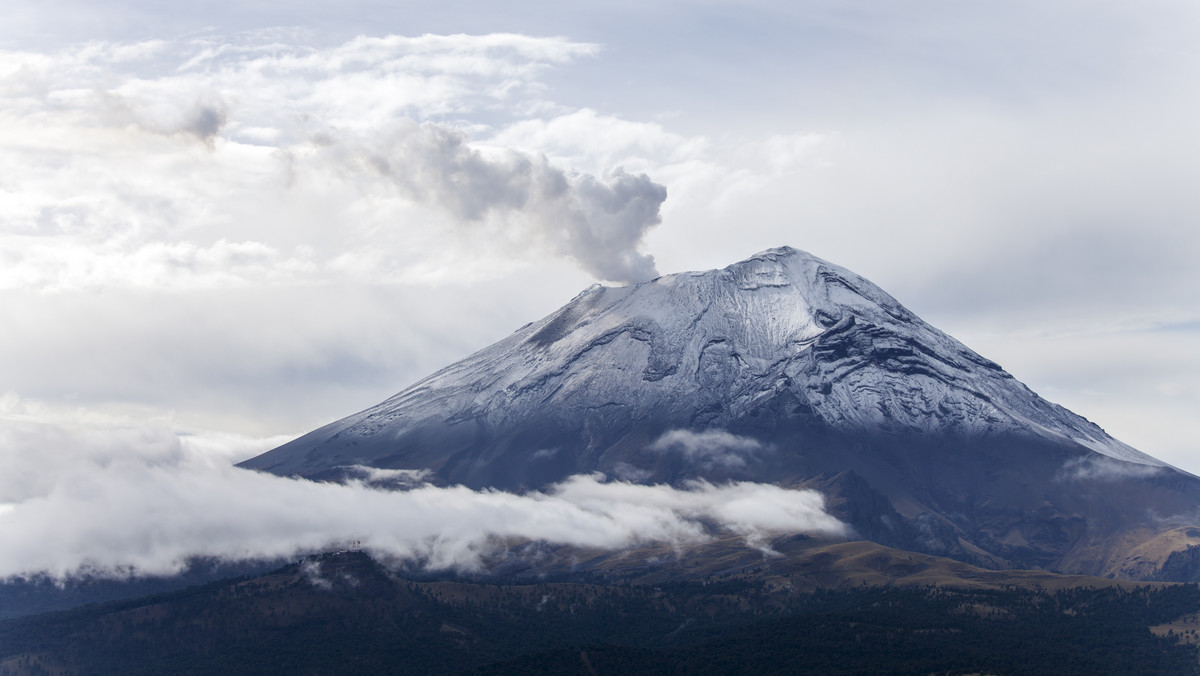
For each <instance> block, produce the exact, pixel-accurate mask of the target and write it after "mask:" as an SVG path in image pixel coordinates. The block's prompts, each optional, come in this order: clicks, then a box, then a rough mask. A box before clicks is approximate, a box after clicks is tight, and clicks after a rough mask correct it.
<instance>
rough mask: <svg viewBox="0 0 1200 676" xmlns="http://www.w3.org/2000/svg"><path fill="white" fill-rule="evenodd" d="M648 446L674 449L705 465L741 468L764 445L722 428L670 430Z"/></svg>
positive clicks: (691, 460) (662, 450)
mask: <svg viewBox="0 0 1200 676" xmlns="http://www.w3.org/2000/svg"><path fill="white" fill-rule="evenodd" d="M649 450H651V451H656V452H659V453H677V454H679V455H681V456H683V458H684V459H686V460H687V461H688V462H689V463H691V464H693V465H697V466H699V467H702V468H705V469H711V468H714V467H722V468H725V469H741V468H743V467H745V466H746V462H747V460H749V459H752V458H754V457H755V456H756V455H757V454H758V453H760V452H762V451H763V450H764V446H763V444H762V442H760V441H758V440H757V439H752V438H750V437H743V436H738V435H736V434H732V433H730V432H726V431H725V430H705V431H703V432H693V431H691V430H671V431H669V432H666V433H664V434H663V435H662V436H660V437H659V438H658V439H656V440H655V441H654V443H652V444H650V446H649Z"/></svg>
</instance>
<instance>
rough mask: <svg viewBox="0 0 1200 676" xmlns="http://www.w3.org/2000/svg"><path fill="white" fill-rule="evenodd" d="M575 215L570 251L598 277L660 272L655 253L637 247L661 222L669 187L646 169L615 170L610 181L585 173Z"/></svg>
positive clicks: (636, 277) (636, 278)
mask: <svg viewBox="0 0 1200 676" xmlns="http://www.w3.org/2000/svg"><path fill="white" fill-rule="evenodd" d="M575 194H576V198H577V200H578V202H579V205H580V209H579V213H580V214H581V215H582V216H583V218H581V219H579V220H577V221H576V222H575V224H574V227H572V228H571V229H570V230H569V231H568V233H567V237H568V239H567V243H566V248H567V252H568V253H569V254H570V255H571V256H572V257H573V258H574V259H575V260H577V261H579V263H580V264H581V265H582V266H583V267H584V269H585V270H587V271H588V272H590V273H592V274H593V275H595V276H596V277H599V278H600V279H607V280H611V281H614V282H640V281H645V280H648V279H653V278H654V277H657V276H658V271H657V270H656V269H655V267H654V257H653V256H649V255H647V254H643V253H641V252H639V251H638V247H639V246H640V245H641V243H642V239H643V238H644V237H645V236H646V232H647V231H648V230H649V229H650V228H651V227H653V226H655V225H658V224H659V223H660V222H661V220H662V219H661V217H660V216H659V208H660V207H661V206H662V203H663V202H664V201H665V200H666V199H667V189H666V188H665V187H663V186H661V185H659V184H658V183H655V182H654V181H652V180H650V178H649V177H648V176H646V175H645V174H639V175H637V176H634V175H631V174H627V173H625V171H624V170H622V169H617V170H615V171H614V172H613V173H612V174H611V175H610V176H609V177H608V180H607V181H603V180H601V179H598V178H596V177H595V176H591V175H587V174H584V175H582V176H581V177H579V179H578V181H577V183H576V185H575Z"/></svg>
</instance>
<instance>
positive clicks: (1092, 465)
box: [1055, 453, 1166, 481]
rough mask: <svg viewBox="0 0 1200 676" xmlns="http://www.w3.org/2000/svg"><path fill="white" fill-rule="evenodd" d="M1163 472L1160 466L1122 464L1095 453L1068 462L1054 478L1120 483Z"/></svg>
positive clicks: (1163, 469) (1120, 461)
mask: <svg viewBox="0 0 1200 676" xmlns="http://www.w3.org/2000/svg"><path fill="white" fill-rule="evenodd" d="M1164 471H1166V468H1165V467H1163V466H1161V465H1146V464H1142V463H1134V462H1124V461H1122V460H1117V459H1115V458H1110V457H1107V456H1103V455H1100V454H1098V453H1097V454H1095V455H1094V456H1087V457H1080V458H1075V459H1073V460H1068V461H1067V462H1065V463H1063V466H1062V469H1060V470H1059V472H1058V475H1057V476H1056V477H1055V478H1056V479H1058V480H1059V481H1122V480H1125V479H1145V478H1148V477H1152V476H1156V475H1158V474H1162V473H1163V472H1164Z"/></svg>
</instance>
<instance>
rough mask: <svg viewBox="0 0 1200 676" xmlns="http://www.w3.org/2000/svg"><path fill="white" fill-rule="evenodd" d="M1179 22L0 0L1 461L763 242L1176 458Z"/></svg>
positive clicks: (890, 9)
mask: <svg viewBox="0 0 1200 676" xmlns="http://www.w3.org/2000/svg"><path fill="white" fill-rule="evenodd" d="M284 5H286V7H285V6H284ZM1196 35H1200V5H1196V4H1195V3H1193V2H1189V1H1186V0H1178V1H1174V2H1157V1H1150V2H1141V3H1127V2H1086V3H1085V2H1076V1H1066V0H1038V1H1036V2H1033V1H1030V2H1024V1H1013V0H1005V1H1004V2H999V1H997V2H969V3H967V2H960V1H957V0H928V1H926V0H918V1H908V0H906V1H903V2H886V3H884V2H866V1H863V2H855V1H844V0H841V1H836V2H835V1H833V0H829V1H811V0H803V1H799V2H796V1H791V2H771V1H762V2H740V3H728V2H720V1H717V0H713V1H708V2H686V1H679V2H659V3H644V2H636V3H635V2H624V1H623V0H617V1H612V0H609V1H606V2H604V3H589V2H578V3H548V2H515V3H513V2H510V3H503V4H497V3H482V2H443V3H438V4H437V5H436V7H435V6H434V5H433V3H415V2H409V3H404V2H368V1H361V2H353V1H351V2H347V1H345V0H341V1H339V2H336V3H335V2H325V1H322V0H314V1H308V2H292V3H279V2H265V1H264V2H247V1H246V0H241V1H239V2H237V3H231V2H208V3H186V4H181V3H168V2H161V1H151V0H108V1H101V2H95V1H89V2H87V3H83V2H70V1H61V2H55V1H47V0H38V1H36V2H34V1H30V0H6V2H5V3H4V4H3V7H2V8H0V327H2V330H0V440H2V441H4V443H5V447H4V448H2V449H0V458H2V459H3V460H2V462H3V463H7V465H2V466H0V473H3V472H5V468H7V473H8V475H9V477H16V476H17V474H16V473H15V471H14V469H13V468H19V469H21V471H22V472H25V473H26V474H22V475H21V476H26V475H30V476H32V475H33V474H36V472H37V469H36V467H37V466H38V464H39V463H42V464H45V465H55V463H54V462H52V461H51V460H49V458H50V457H51V456H55V457H59V458H73V457H81V456H80V454H83V456H86V457H100V456H103V457H110V456H111V457H115V455H119V454H120V453H121V452H123V451H120V450H117V449H119V448H123V446H121V444H119V443H117V440H126V441H127V440H128V439H130V438H134V437H136V438H137V439H140V440H141V442H144V443H143V444H142V445H141V446H139V445H138V444H136V443H135V444H126V446H124V447H128V448H131V449H135V450H129V451H128V452H129V453H134V454H136V453H141V452H143V451H139V450H136V449H138V448H142V449H144V448H158V449H159V450H152V451H145V453H148V454H149V455H148V456H147V457H158V456H157V455H156V454H158V453H159V452H160V451H161V444H160V442H161V440H162V439H171V440H174V439H177V438H182V439H184V440H185V441H186V442H187V444H191V445H190V446H189V448H191V449H193V450H195V449H197V448H201V449H207V450H208V452H210V454H211V455H212V456H213V457H219V458H222V459H224V460H228V459H234V460H240V459H243V458H244V457H248V456H249V455H253V454H254V453H257V452H259V451H262V450H266V449H268V448H270V447H272V446H273V445H275V444H277V443H279V442H280V441H281V440H286V439H287V438H289V437H290V436H294V435H297V434H300V433H303V432H306V431H308V430H310V429H313V428H315V427H318V426H320V425H322V424H324V423H326V422H329V421H331V420H334V419H336V418H340V417H342V416H344V415H347V414H350V413H352V412H355V411H358V410H360V409H363V408H365V407H367V406H370V405H372V404H375V403H377V402H378V401H381V400H382V399H384V398H386V397H388V396H390V395H391V394H393V393H395V392H397V391H399V390H400V389H402V388H403V387H405V386H407V385H408V384H410V383H412V382H413V381H415V380H417V379H418V378H420V377H422V376H424V375H427V374H428V373H430V372H432V371H434V370H436V369H438V368H440V367H441V366H444V365H446V364H448V363H450V362H451V361H453V360H455V359H458V358H461V357H463V356H465V355H467V354H469V353H470V352H472V351H474V350H476V349H479V348H481V347H484V346H485V345H488V344H490V343H491V342H494V341H496V340H498V339H499V338H501V337H503V336H505V335H507V334H508V333H510V332H511V331H513V330H514V329H516V328H518V327H520V326H521V325H523V324H525V323H527V322H529V321H532V320H534V319H537V318H539V317H541V316H543V315H545V314H547V313H548V312H550V311H552V310H553V309H555V308H556V307H558V306H559V305H561V304H563V303H564V302H566V301H567V300H569V299H570V298H571V297H573V296H574V295H575V294H576V293H578V292H579V291H580V290H581V289H582V288H583V287H585V286H587V285H588V284H591V283H593V282H595V281H603V282H605V283H610V284H613V283H627V282H633V281H642V280H645V279H649V278H651V277H653V276H655V275H657V274H665V273H670V272H679V271H684V270H697V269H709V268H714V267H723V266H725V265H728V264H730V263H733V262H735V261H737V260H741V259H743V258H745V257H747V256H749V255H751V254H753V253H755V252H757V251H760V250H762V249H765V248H768V247H773V246H779V245H784V244H786V245H791V246H794V247H797V248H800V249H804V250H807V251H810V252H812V253H814V254H816V255H818V256H820V257H822V258H825V259H827V260H830V261H832V262H835V263H838V264H840V265H843V266H846V267H848V268H850V269H852V270H854V271H855V272H858V273H859V274H862V275H863V276H865V277H867V278H869V279H871V280H872V281H874V282H876V283H877V284H879V285H880V286H881V287H883V288H884V289H885V290H887V291H889V292H890V293H891V294H892V295H894V296H895V297H896V298H897V299H898V300H900V301H901V302H902V303H904V304H905V305H907V306H908V307H909V308H910V309H912V310H913V311H915V312H916V313H918V314H919V315H921V316H923V317H924V318H925V319H927V320H928V321H930V322H931V323H933V324H934V325H935V326H938V327H939V328H941V329H943V330H945V331H947V332H948V333H950V334H951V335H954V336H955V337H957V338H959V339H960V340H962V341H963V342H965V343H966V344H967V345H968V346H970V347H972V348H973V349H975V350H976V351H978V352H980V353H981V354H983V355H984V356H986V357H988V358H990V359H992V360H994V361H997V362H999V363H1000V364H1001V365H1002V366H1004V367H1005V368H1006V369H1007V370H1008V371H1010V372H1011V373H1012V374H1013V375H1015V376H1016V377H1017V378H1018V379H1020V380H1022V381H1023V382H1025V383H1026V384H1028V385H1030V387H1032V388H1033V389H1034V390H1035V391H1037V392H1038V393H1040V394H1041V395H1043V396H1044V397H1046V398H1047V399H1050V400H1052V401H1055V402H1058V403H1061V404H1063V405H1065V406H1067V407H1068V408H1070V409H1072V410H1074V411H1075V412H1077V413H1080V414H1082V415H1084V416H1086V417H1088V418H1089V419H1091V420H1093V421H1094V422H1096V423H1098V424H1099V425H1101V426H1102V427H1104V428H1105V429H1106V430H1108V431H1109V432H1110V433H1111V434H1113V435H1114V436H1116V437H1118V438H1119V439H1121V440H1122V441H1125V442H1127V443H1129V444H1131V445H1133V446H1135V447H1137V448H1139V449H1140V450H1142V451H1145V452H1147V453H1150V454H1151V455H1154V456H1156V457H1159V458H1162V459H1164V460H1166V461H1167V462H1170V463H1172V464H1174V465H1176V466H1178V467H1181V468H1183V469H1186V470H1189V471H1191V472H1193V473H1200V447H1197V445H1196V443H1195V442H1194V440H1193V439H1194V436H1195V435H1194V434H1193V432H1192V425H1193V418H1194V416H1195V414H1196V412H1197V411H1198V410H1200V350H1197V349H1196V348H1197V346H1198V345H1200V342H1198V340H1197V339H1198V338H1200V301H1198V300H1197V299H1200V270H1198V268H1197V266H1196V261H1197V260H1198V259H1200V228H1198V227H1196V226H1197V218H1198V217H1200V190H1198V189H1197V186H1198V185H1200V133H1198V131H1200V129H1198V125H1197V122H1196V120H1200V89H1198V88H1197V87H1196V86H1195V83H1196V82H1200V51H1198V50H1200V48H1198V47H1197V43H1196V40H1195V36H1196ZM163 435H165V436H163ZM97 439H102V440H106V441H103V442H97V441H96V440H97ZM141 442H139V443H141ZM97 443H99V444H100V445H101V446H104V447H105V448H107V449H109V450H106V451H104V452H103V453H100V456H96V455H95V452H94V450H95V448H96V444H97ZM162 443H175V442H174V441H170V442H162ZM155 444H160V446H155ZM72 445H74V446H72ZM80 445H82V446H85V447H87V449H91V450H85V451H81V450H80ZM105 454H108V455H105ZM114 454H115V455H114ZM31 458H41V459H44V460H38V461H37V462H34V461H33V460H31ZM106 462H107V461H106ZM56 466H57V465H56ZM11 480H12V481H13V482H15V481H16V479H15V478H13V479H11ZM0 488H2V487H0ZM13 490H15V489H10V490H9V493H8V494H7V497H6V495H0V517H3V514H4V511H3V508H4V503H5V502H6V500H7V501H8V502H9V504H16V503H17V501H18V497H14V496H16V495H17V493H15V492H13ZM21 495H26V494H25V493H22V494H21ZM10 511H11V510H10Z"/></svg>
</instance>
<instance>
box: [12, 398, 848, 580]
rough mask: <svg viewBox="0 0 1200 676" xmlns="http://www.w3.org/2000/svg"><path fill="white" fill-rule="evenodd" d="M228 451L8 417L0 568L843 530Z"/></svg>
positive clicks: (565, 485)
mask: <svg viewBox="0 0 1200 676" xmlns="http://www.w3.org/2000/svg"><path fill="white" fill-rule="evenodd" d="M225 441H226V442H228V441H229V440H228V439H226V440H225ZM229 446H230V444H229V443H225V444H222V440H221V439H216V440H211V441H210V442H208V444H207V445H205V444H195V443H192V444H189V443H185V442H183V441H181V440H180V439H179V438H178V437H174V436H172V435H171V434H170V433H169V432H166V431H161V430H160V431H159V432H158V433H148V432H147V431H145V430H128V429H126V430H120V429H116V430H114V429H108V430H98V431H97V430H93V431H91V432H88V433H83V432H80V431H72V430H68V429H66V428H63V427H55V426H48V425H46V424H43V423H19V422H14V421H12V420H9V421H6V422H5V424H4V425H3V426H2V427H0V448H3V449H6V450H5V452H4V453H3V454H0V542H2V543H3V544H4V546H3V547H2V548H0V578H4V577H11V576H21V575H36V574H39V573H40V574H46V575H50V576H52V577H56V578H64V577H69V576H73V575H78V574H84V573H88V574H96V575H103V576H118V577H119V576H128V575H142V574H159V575H161V574H171V573H173V572H177V571H179V570H181V569H182V568H183V567H184V566H185V565H186V563H187V561H188V560H189V559H190V558H192V557H195V556H206V557H215V558H219V559H225V560H239V559H269V558H275V557H290V556H296V555H297V554H300V553H303V552H309V551H314V550H321V549H324V548H328V547H332V546H338V545H344V544H345V543H347V542H350V541H354V540H358V541H361V543H362V546H363V547H364V548H365V549H367V550H369V551H372V552H373V553H375V554H377V555H381V556H388V557H393V558H398V559H404V560H409V561H413V562H416V563H418V564H420V565H424V566H427V567H430V568H434V569H442V568H460V569H472V568H476V567H478V566H479V565H481V560H482V558H483V557H484V556H486V554H487V553H488V552H490V551H492V550H493V548H495V547H497V546H502V544H503V541H505V540H507V539H513V538H516V539H531V540H541V541H548V542H552V543H560V544H567V545H578V546H586V547H597V548H606V549H620V548H623V547H627V546H630V545H635V544H639V543H648V542H668V543H689V542H702V541H705V540H706V539H707V538H708V537H710V530H709V526H710V525H716V526H717V527H719V528H723V529H728V530H732V531H734V532H737V533H741V534H743V535H745V536H746V537H747V539H748V540H750V541H752V542H753V541H755V540H756V539H758V538H761V537H762V536H764V535H767V534H771V533H790V532H806V533H815V534H824V535H829V536H841V535H845V534H847V532H848V530H847V527H846V526H845V525H844V524H843V523H841V522H840V521H838V520H837V519H836V518H834V517H832V516H830V515H829V514H828V513H826V512H825V509H824V499H823V497H822V496H821V494H819V493H817V492H816V491H811V490H789V489H784V488H780V487H777V486H772V485H764V484H753V483H733V484H728V485H721V486H716V485H712V484H708V483H703V482H700V483H695V484H692V485H690V486H688V487H687V488H685V489H677V488H672V487H669V486H662V485H659V486H645V485H635V484H630V483H625V482H620V481H606V480H605V479H604V477H602V476H599V475H580V476H574V477H571V478H569V479H567V480H566V481H564V482H562V483H560V484H557V485H555V486H553V487H551V488H549V489H547V490H546V491H545V492H534V493H527V494H521V495H518V494H513V493H505V492H501V491H489V490H482V491H474V490H470V489H467V488H464V487H460V486H454V487H447V488H439V487H433V486H429V485H421V486H419V487H416V488H412V489H410V490H401V491H389V490H382V489H379V488H375V487H373V486H372V483H371V482H379V481H380V480H382V481H383V482H384V483H388V480H390V479H395V478H397V477H399V478H402V479H404V480H405V481H408V480H411V479H413V478H417V477H416V475H414V474H412V473H404V474H403V476H399V475H395V474H394V473H389V472H379V471H375V472H372V471H370V470H363V473H364V475H365V476H366V477H367V479H368V481H364V482H357V483H350V484H346V485H342V484H328V483H314V482H310V481H306V480H300V479H290V478H281V477H276V476H273V475H267V474H259V473H255V472H250V471H246V470H241V469H237V468H234V467H232V466H231V465H230V464H229V463H228V455H229V452H228V448H229ZM217 448H224V449H226V450H225V451H219V452H215V449H217ZM51 456H52V457H54V458H56V459H55V460H53V461H51V462H48V463H46V464H47V466H40V465H39V462H38V460H40V459H45V458H47V457H51ZM30 479H32V481H31V480H30Z"/></svg>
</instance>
